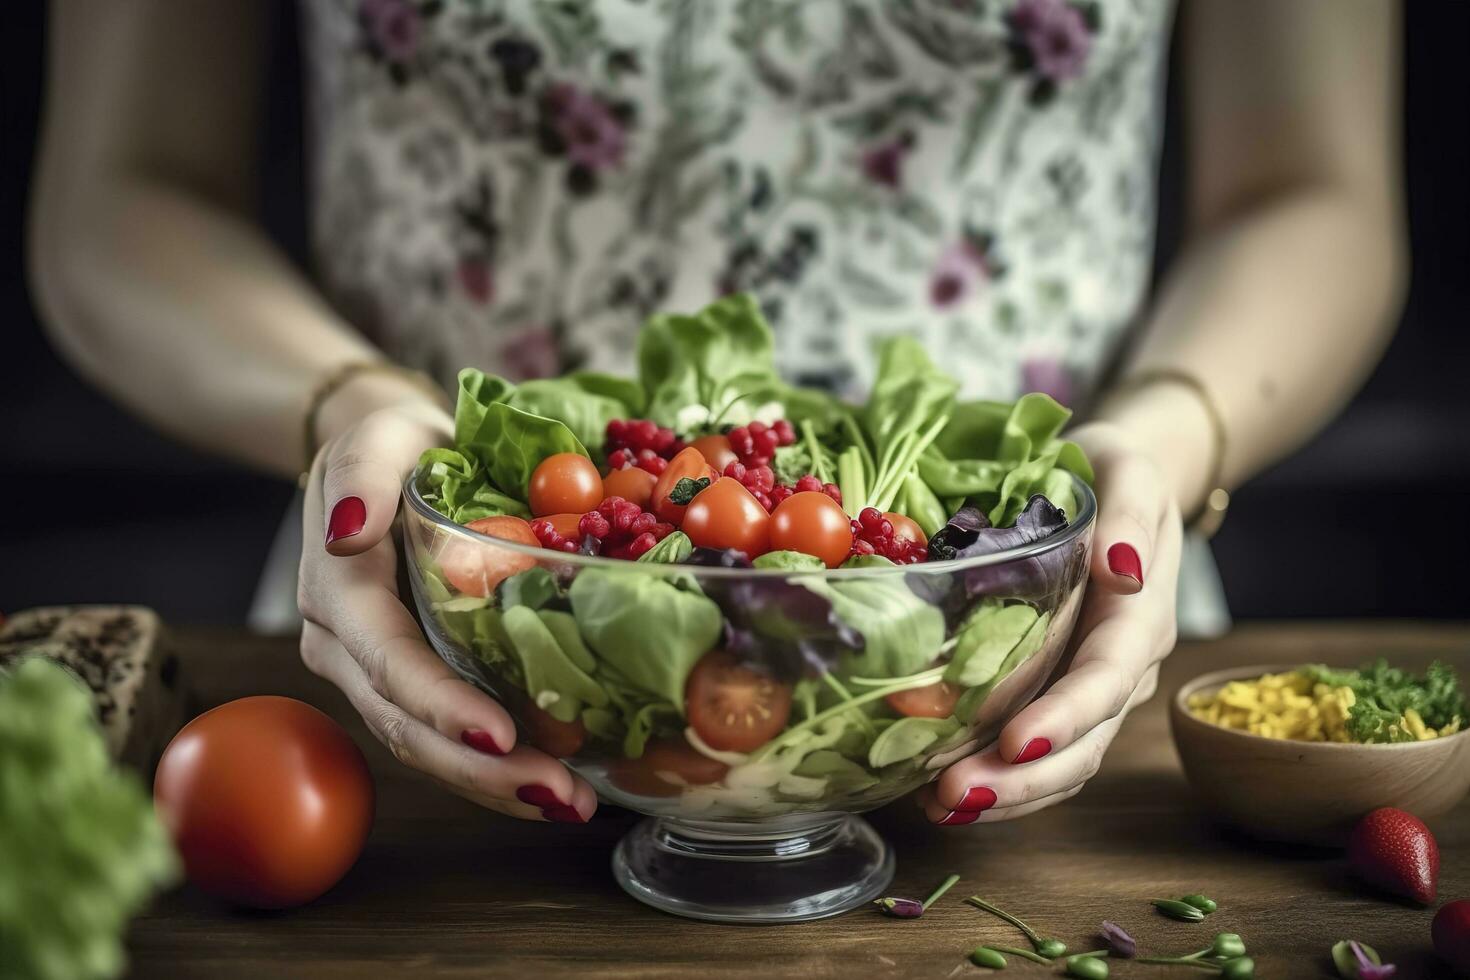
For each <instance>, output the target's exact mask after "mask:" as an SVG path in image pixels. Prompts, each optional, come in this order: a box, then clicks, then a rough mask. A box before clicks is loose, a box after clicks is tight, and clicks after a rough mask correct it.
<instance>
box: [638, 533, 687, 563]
mask: <svg viewBox="0 0 1470 980" xmlns="http://www.w3.org/2000/svg"><path fill="white" fill-rule="evenodd" d="M693 550H694V542H692V541H690V540H689V535H687V534H685V533H684V532H683V531H675V532H674V533H673V534H670V535H669V536H668V537H666V538H664V539H663V540H662V541H660V542H659V543H658V544H656V545H654V546H653V547H652V548H649V549H648V550H647V551H645V552H644V553H643V554H641V555H639V556H638V560H639V561H643V562H648V563H650V564H654V565H677V564H679V563H680V562H682V561H684V559H686V558H688V557H689V554H690V552H692V551H693Z"/></svg>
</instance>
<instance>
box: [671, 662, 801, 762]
mask: <svg viewBox="0 0 1470 980" xmlns="http://www.w3.org/2000/svg"><path fill="white" fill-rule="evenodd" d="M684 708H685V711H686V713H687V714H688V716H689V725H690V727H692V728H693V729H694V731H695V732H696V733H698V735H699V737H700V738H702V739H703V740H704V744H706V745H708V746H709V747H710V748H712V749H719V750H721V751H724V752H752V751H754V750H755V749H758V748H760V747H761V746H762V745H765V744H766V743H767V742H769V741H770V740H771V739H773V738H775V737H776V736H777V735H779V734H780V733H781V730H782V729H784V728H785V727H786V722H787V720H788V719H789V718H790V717H791V685H790V684H786V683H784V682H782V681H778V680H776V679H775V678H773V677H771V676H770V675H768V674H763V673H761V672H760V671H758V670H753V669H751V668H750V667H747V666H745V665H743V664H742V663H740V661H739V659H738V658H737V657H736V656H735V655H734V654H731V653H727V652H726V651H724V650H714V651H712V652H710V653H707V654H705V655H704V656H703V657H701V658H700V659H699V662H698V663H697V664H695V665H694V669H693V670H691V671H690V672H689V680H688V681H687V682H686V683H685V685H684Z"/></svg>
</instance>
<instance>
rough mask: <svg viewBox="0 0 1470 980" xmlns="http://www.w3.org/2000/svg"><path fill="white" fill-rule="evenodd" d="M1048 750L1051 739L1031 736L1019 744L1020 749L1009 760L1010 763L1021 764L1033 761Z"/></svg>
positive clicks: (1049, 749)
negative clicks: (1028, 739) (1029, 739)
mask: <svg viewBox="0 0 1470 980" xmlns="http://www.w3.org/2000/svg"><path fill="white" fill-rule="evenodd" d="M1050 751H1051V739H1049V738H1033V739H1031V741H1029V742H1027V743H1026V744H1025V745H1023V746H1021V751H1019V752H1017V753H1016V757H1015V758H1014V759H1012V760H1011V765H1013V766H1023V765H1025V764H1026V763H1028V762H1035V761H1036V760H1037V759H1040V758H1041V757H1042V756H1044V755H1046V754H1047V753H1048V752H1050Z"/></svg>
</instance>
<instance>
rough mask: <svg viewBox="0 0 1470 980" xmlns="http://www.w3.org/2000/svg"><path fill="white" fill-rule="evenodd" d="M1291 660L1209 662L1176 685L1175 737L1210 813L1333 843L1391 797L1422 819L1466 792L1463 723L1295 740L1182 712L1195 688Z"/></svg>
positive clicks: (1270, 835) (1282, 834) (1250, 827)
mask: <svg viewBox="0 0 1470 980" xmlns="http://www.w3.org/2000/svg"><path fill="white" fill-rule="evenodd" d="M1293 669H1294V668H1293V667H1281V666H1262V667H1237V668H1234V669H1231V670H1221V671H1216V672H1214V673H1210V674H1205V675H1203V676H1201V677H1196V678H1195V679H1194V680H1192V681H1190V682H1189V683H1187V684H1185V685H1184V686H1183V687H1181V688H1180V689H1179V692H1178V693H1177V694H1175V695H1174V700H1173V701H1172V702H1171V704H1170V705H1169V722H1170V727H1171V728H1172V729H1173V731H1174V744H1175V746H1176V747H1177V748H1178V749H1179V758H1180V759H1181V760H1182V761H1183V762H1184V772H1185V774H1186V775H1187V776H1188V777H1189V782H1190V785H1192V786H1193V787H1194V791H1195V792H1196V793H1197V794H1198V795H1199V797H1200V799H1201V800H1202V801H1203V802H1204V804H1205V807H1206V808H1207V809H1208V811H1209V812H1210V813H1211V814H1212V815H1214V816H1216V817H1218V818H1220V819H1222V820H1224V821H1226V822H1228V823H1230V824H1233V825H1234V826H1236V827H1238V828H1240V829H1241V830H1243V831H1245V832H1246V833H1248V834H1250V835H1252V836H1254V837H1259V838H1262V839H1264V840H1273V841H1285V842H1289V843H1305V844H1322V845H1340V844H1342V843H1344V842H1345V841H1346V840H1347V836H1348V834H1349V832H1350V831H1351V830H1352V828H1353V825H1354V824H1355V823H1356V822H1357V821H1358V820H1359V818H1361V817H1362V816H1363V815H1364V814H1365V813H1368V812H1369V811H1370V810H1375V809H1377V808H1378V807H1382V806H1392V807H1398V808H1399V809H1401V810H1407V811H1409V812H1410V813H1412V814H1414V815H1415V816H1417V817H1419V818H1420V819H1421V820H1429V819H1431V818H1433V817H1436V816H1438V815H1440V814H1442V813H1446V812H1448V811H1449V810H1450V809H1451V808H1452V807H1454V806H1455V804H1457V803H1459V802H1460V800H1461V799H1463V798H1464V797H1465V794H1466V793H1467V792H1470V730H1467V731H1460V732H1458V733H1456V734H1454V735H1449V736H1446V737H1444V738H1435V739H1430V740H1429V741H1426V742H1404V743H1397V744H1392V745H1358V744H1345V743H1341V742H1295V741H1290V740H1288V739H1280V738H1267V737H1265V736H1263V735H1252V734H1250V733H1248V732H1241V731H1236V730H1234V729H1229V728H1221V727H1220V726H1218V725H1214V724H1211V723H1210V722H1207V721H1204V720H1202V719H1200V718H1196V717H1195V716H1194V715H1192V714H1190V713H1189V699H1190V697H1191V696H1192V695H1194V694H1198V693H1200V692H1202V691H1211V690H1215V689H1218V688H1220V687H1223V686H1224V685H1225V684H1226V683H1227V682H1229V681H1236V680H1245V679H1249V678H1254V677H1260V676H1261V675H1262V674H1279V673H1283V672H1285V671H1289V670H1293Z"/></svg>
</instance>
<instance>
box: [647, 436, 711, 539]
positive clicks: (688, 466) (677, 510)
mask: <svg viewBox="0 0 1470 980" xmlns="http://www.w3.org/2000/svg"><path fill="white" fill-rule="evenodd" d="M717 476H718V474H716V473H715V472H714V470H713V469H711V468H710V465H709V463H707V462H705V459H704V455H703V454H702V453H701V452H700V451H699V450H698V449H695V448H694V447H693V446H688V447H685V448H684V449H681V450H679V453H678V455H676V456H675V457H674V458H673V459H671V460H669V465H668V466H666V467H664V471H663V473H661V474H660V475H659V478H658V480H657V482H655V483H654V485H653V496H652V503H653V512H654V513H655V514H656V515H658V519H659V520H661V521H663V522H664V523H665V524H674V525H679V524H682V523H683V522H684V508H685V507H686V506H688V505H687V504H676V503H674V502H673V501H671V500H670V499H669V494H671V493H673V492H674V487H675V486H676V485H677V484H678V482H679V481H680V480H685V479H688V480H698V479H702V478H705V477H708V478H709V479H710V481H711V482H713V481H714V479H715V478H716V477H717Z"/></svg>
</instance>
